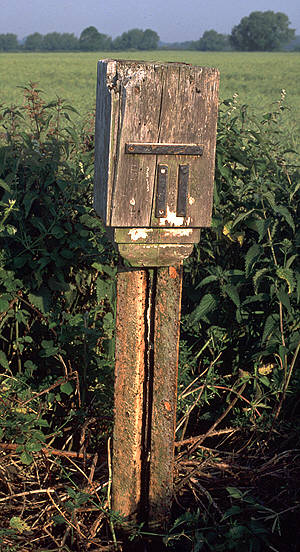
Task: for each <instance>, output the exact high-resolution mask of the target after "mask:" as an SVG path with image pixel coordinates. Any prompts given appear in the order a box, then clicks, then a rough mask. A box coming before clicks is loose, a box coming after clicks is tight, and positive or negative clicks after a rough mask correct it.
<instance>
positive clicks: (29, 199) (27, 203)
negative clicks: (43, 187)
mask: <svg viewBox="0 0 300 552" xmlns="http://www.w3.org/2000/svg"><path fill="white" fill-rule="evenodd" d="M37 198H38V195H37V193H36V192H32V191H29V192H26V194H25V196H24V199H23V204H24V207H25V218H27V217H28V214H29V211H30V209H31V206H32V204H33V202H34V200H35V199H37Z"/></svg>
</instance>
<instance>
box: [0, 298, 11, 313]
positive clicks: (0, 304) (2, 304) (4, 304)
mask: <svg viewBox="0 0 300 552" xmlns="http://www.w3.org/2000/svg"><path fill="white" fill-rule="evenodd" d="M8 307H9V302H8V301H7V299H3V298H2V297H0V312H6V311H7V310H8Z"/></svg>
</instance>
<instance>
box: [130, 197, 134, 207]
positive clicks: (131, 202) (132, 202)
mask: <svg viewBox="0 0 300 552" xmlns="http://www.w3.org/2000/svg"><path fill="white" fill-rule="evenodd" d="M129 203H130V205H132V206H134V205H135V199H134V197H132V198H131V200H130V202H129Z"/></svg>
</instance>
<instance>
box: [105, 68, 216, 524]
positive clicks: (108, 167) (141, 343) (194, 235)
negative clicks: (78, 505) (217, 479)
mask: <svg viewBox="0 0 300 552" xmlns="http://www.w3.org/2000/svg"><path fill="white" fill-rule="evenodd" d="M218 84H219V73H218V71H217V70H216V69H212V68H208V67H194V66H191V65H187V64H182V63H156V62H153V63H149V62H140V61H124V60H111V59H105V60H102V61H99V63H98V78H97V102H96V106H97V107H96V130H95V196H94V207H95V210H96V212H97V214H98V215H99V216H100V217H101V218H102V220H103V222H104V224H105V225H106V227H107V231H108V234H109V236H110V237H111V239H112V241H113V242H114V243H115V245H116V247H117V248H118V251H119V253H120V255H121V256H122V257H123V258H124V259H126V261H128V262H129V263H130V266H131V267H132V268H129V269H128V270H124V269H123V270H122V271H120V272H119V274H118V276H117V316H116V351H115V413H114V434H113V459H112V471H113V481H112V507H113V510H115V511H118V512H120V513H121V514H123V515H125V516H129V517H130V519H133V520H143V521H146V522H147V523H149V524H152V525H155V524H156V525H160V526H162V525H163V524H164V522H165V520H166V519H167V517H168V514H169V512H170V507H171V503H172V493H173V462H174V434H175V417H176V395H177V368H178V348H179V326H180V312H181V288H182V262H183V259H185V258H186V257H188V255H190V253H191V252H192V249H193V245H194V243H197V242H199V240H200V228H201V227H207V226H209V225H210V221H211V212H212V199H213V178H214V159H215V143H216V126H217V107H218Z"/></svg>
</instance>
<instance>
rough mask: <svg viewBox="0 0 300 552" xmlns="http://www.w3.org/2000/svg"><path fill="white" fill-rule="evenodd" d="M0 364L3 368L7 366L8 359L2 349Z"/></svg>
mask: <svg viewBox="0 0 300 552" xmlns="http://www.w3.org/2000/svg"><path fill="white" fill-rule="evenodd" d="M0 364H1V366H3V368H6V369H8V368H9V364H8V360H7V357H6V354H5V353H4V351H0Z"/></svg>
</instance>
